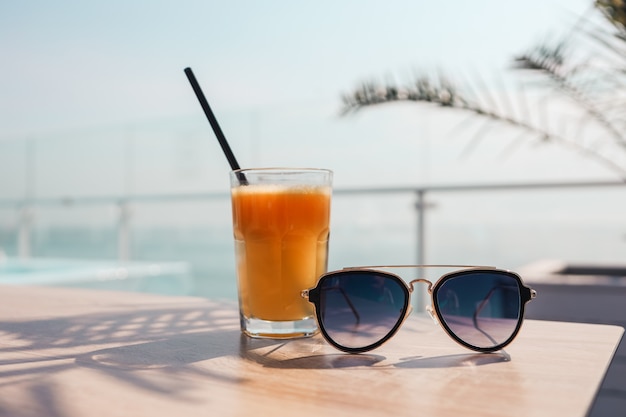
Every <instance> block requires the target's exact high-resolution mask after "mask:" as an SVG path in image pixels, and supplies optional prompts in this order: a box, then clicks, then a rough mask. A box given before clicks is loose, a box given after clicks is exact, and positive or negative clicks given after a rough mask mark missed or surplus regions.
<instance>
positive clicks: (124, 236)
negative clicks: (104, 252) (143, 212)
mask: <svg viewBox="0 0 626 417" xmlns="http://www.w3.org/2000/svg"><path fill="white" fill-rule="evenodd" d="M118 208H119V217H118V223H117V258H118V259H119V260H120V261H128V260H130V218H131V207H130V203H129V202H128V201H127V200H120V201H119V202H118Z"/></svg>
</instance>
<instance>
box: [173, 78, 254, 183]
mask: <svg viewBox="0 0 626 417" xmlns="http://www.w3.org/2000/svg"><path fill="white" fill-rule="evenodd" d="M185 74H186V75H187V78H188V79H189V83H190V84H191V88H193V91H194V92H195V93H196V97H198V101H199V102H200V106H201V107H202V110H204V114H205V115H206V117H207V119H209V123H210V124H211V127H212V128H213V132H214V133H215V136H217V140H218V142H219V143H220V146H221V147H222V151H224V155H226V159H228V163H229V164H230V167H231V168H232V170H233V171H235V170H238V169H240V167H239V164H238V163H237V159H236V158H235V154H233V151H232V150H231V149H230V146H229V145H228V141H227V140H226V136H224V133H223V132H222V128H220V124H219V123H217V119H216V118H215V115H214V114H213V111H212V110H211V106H209V102H208V101H207V99H206V97H204V93H203V92H202V89H201V88H200V84H198V80H196V76H195V75H193V71H192V70H191V68H189V67H187V68H185ZM237 178H238V179H239V182H240V183H241V184H242V185H246V184H248V181H247V180H246V177H245V175H244V174H243V173H242V172H238V173H237Z"/></svg>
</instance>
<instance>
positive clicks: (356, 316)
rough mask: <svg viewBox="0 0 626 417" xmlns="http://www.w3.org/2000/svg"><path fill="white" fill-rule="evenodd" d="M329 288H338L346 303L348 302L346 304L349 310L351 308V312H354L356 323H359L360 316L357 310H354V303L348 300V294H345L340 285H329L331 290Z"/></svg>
mask: <svg viewBox="0 0 626 417" xmlns="http://www.w3.org/2000/svg"><path fill="white" fill-rule="evenodd" d="M331 289H332V290H339V292H340V293H341V295H342V296H343V298H344V300H346V303H348V306H349V307H350V310H352V313H353V314H354V317H355V318H356V324H359V322H360V321H361V316H360V315H359V313H358V311H356V308H355V307H354V304H352V301H350V297H348V294H346V292H345V291H344V289H343V288H341V287H331V288H329V290H331Z"/></svg>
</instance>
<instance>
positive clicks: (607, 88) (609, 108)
mask: <svg viewBox="0 0 626 417" xmlns="http://www.w3.org/2000/svg"><path fill="white" fill-rule="evenodd" d="M594 6H595V8H594V9H592V10H593V11H594V12H597V11H600V12H601V16H602V17H604V19H603V20H601V22H604V25H605V26H606V23H607V22H609V23H610V25H609V26H610V27H609V28H608V29H607V28H606V27H604V26H601V25H600V24H598V23H595V22H593V21H592V20H591V19H589V18H587V17H585V18H581V19H580V20H579V22H578V23H577V24H576V25H575V27H574V28H573V30H572V32H571V33H570V36H568V37H566V38H564V39H561V40H559V41H558V42H556V43H552V44H548V43H545V44H541V45H537V46H535V47H533V48H531V49H530V50H529V51H528V52H525V53H522V54H520V55H518V56H517V57H515V59H514V60H513V67H514V68H516V69H521V70H526V73H531V74H535V75H539V76H540V79H541V80H543V81H544V83H543V86H544V87H549V88H547V89H546V88H544V89H543V91H544V93H545V94H544V95H543V96H542V97H540V98H539V99H535V100H536V101H535V102H534V103H532V104H529V100H528V97H527V94H526V92H525V91H524V90H520V91H519V92H517V93H516V94H514V95H513V94H511V95H508V94H507V93H505V94H503V95H501V96H500V104H499V105H498V104H497V101H496V100H495V98H494V97H495V95H494V94H491V93H490V89H489V88H487V87H486V86H485V85H484V83H482V82H481V83H480V85H479V88H478V91H480V95H476V94H472V95H470V94H469V93H468V91H469V88H468V86H465V87H464V88H460V87H458V86H457V85H456V84H455V83H453V82H452V81H450V79H449V78H447V77H445V76H444V75H442V74H439V75H438V76H436V77H429V76H420V77H417V78H416V79H415V80H414V81H412V82H411V83H409V84H407V85H399V84H396V83H390V82H387V83H384V84H383V83H378V82H375V81H369V82H364V83H362V84H361V85H359V86H358V87H357V88H356V89H354V90H353V91H352V92H350V93H348V94H344V95H343V96H342V102H343V108H342V114H344V115H345V114H349V113H354V112H357V111H359V110H361V109H363V108H365V107H370V106H373V105H380V104H386V103H391V102H399V101H406V102H423V103H428V104H431V105H437V106H440V107H445V108H451V109H458V110H462V111H465V112H470V113H471V114H473V115H475V116H479V117H482V118H483V119H485V121H486V122H487V123H486V124H485V125H483V126H482V127H481V129H480V131H479V132H477V133H476V134H475V135H474V136H473V137H472V138H471V140H470V143H469V144H468V146H467V148H466V152H467V151H468V150H471V149H473V148H474V147H475V146H476V144H477V142H478V141H480V140H482V139H483V138H484V137H485V136H486V135H487V134H488V130H489V128H490V125H491V124H505V125H509V126H513V127H515V128H517V129H519V130H521V133H522V134H521V135H519V136H517V138H516V140H518V141H519V140H523V139H526V140H528V139H534V140H536V141H538V142H540V143H545V142H553V143H557V144H559V145H561V146H564V147H567V148H569V149H572V150H574V151H576V152H580V153H582V154H583V155H585V156H586V157H589V158H592V159H594V160H595V161H596V162H598V163H600V164H602V165H603V166H605V167H607V168H608V169H610V170H612V171H613V172H615V173H617V174H618V175H619V176H620V177H622V178H624V179H625V180H626V29H625V27H626V24H625V20H626V3H625V1H624V0H597V1H596V2H595V3H594ZM574 35H582V39H581V38H576V37H575V36H574ZM575 40H577V41H578V42H581V40H582V41H587V42H590V47H588V48H585V50H586V51H587V52H586V54H585V55H584V56H583V57H580V56H577V54H576V53H574V52H572V51H573V50H574V51H576V52H579V51H580V49H581V48H580V47H579V44H578V43H575ZM574 43H575V46H576V47H575V48H574V47H572V44H574ZM476 78H477V81H480V80H479V79H478V77H476ZM535 79H536V78H535ZM564 98H566V99H568V100H569V102H570V103H573V104H574V105H575V107H576V108H577V109H578V110H577V111H578V113H577V114H576V115H575V116H574V118H570V119H569V120H567V121H566V122H564V123H559V124H555V123H554V121H552V122H551V121H550V120H549V117H556V114H558V111H555V110H558V109H557V108H556V107H557V106H558V105H559V103H560V102H559V101H558V100H561V99H564ZM553 102H554V104H552V103H553ZM512 103H515V104H516V106H513V104H512ZM550 106H552V107H550ZM515 108H516V109H518V110H517V112H516V111H515ZM566 123H569V124H570V125H571V124H572V123H576V124H577V129H576V130H575V133H567V132H566V129H564V128H563V127H562V126H563V125H564V124H566ZM591 125H593V126H595V130H592V129H591V128H589V126H591ZM570 130H571V129H570ZM592 131H593V132H594V133H588V134H585V133H586V132H592ZM598 132H602V133H598ZM466 152H465V153H466Z"/></svg>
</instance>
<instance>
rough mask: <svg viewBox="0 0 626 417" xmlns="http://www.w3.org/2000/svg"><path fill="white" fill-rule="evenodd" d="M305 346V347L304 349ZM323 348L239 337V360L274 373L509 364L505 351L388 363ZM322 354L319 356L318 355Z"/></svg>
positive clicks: (316, 343)
mask: <svg viewBox="0 0 626 417" xmlns="http://www.w3.org/2000/svg"><path fill="white" fill-rule="evenodd" d="M305 345H306V347H304V346H305ZM326 348H327V346H326V344H325V343H324V342H323V341H322V340H321V339H319V337H314V338H308V339H297V340H296V339H294V340H286V341H277V340H268V339H250V338H249V337H247V336H244V335H241V336H240V343H239V354H240V356H241V357H242V358H244V359H247V360H250V361H253V362H256V363H258V364H260V365H262V366H264V367H267V368H276V369H338V368H360V367H371V368H373V367H380V368H385V367H396V368H407V369H410V368H422V369H426V368H455V367H469V366H482V365H488V364H492V363H500V362H508V361H510V360H511V357H510V356H509V354H508V353H506V352H505V351H500V352H495V353H476V352H469V353H465V354H463V353H461V354H457V355H443V356H434V357H422V356H411V357H406V358H400V359H398V360H397V361H395V362H394V361H389V360H388V358H387V357H385V356H382V355H379V354H376V353H372V352H367V353H360V354H348V353H341V352H337V353H330V354H329V353H326V352H327V349H326ZM320 351H321V353H320Z"/></svg>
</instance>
